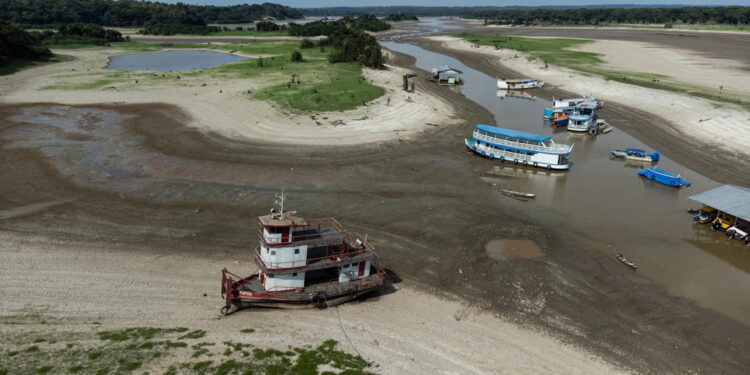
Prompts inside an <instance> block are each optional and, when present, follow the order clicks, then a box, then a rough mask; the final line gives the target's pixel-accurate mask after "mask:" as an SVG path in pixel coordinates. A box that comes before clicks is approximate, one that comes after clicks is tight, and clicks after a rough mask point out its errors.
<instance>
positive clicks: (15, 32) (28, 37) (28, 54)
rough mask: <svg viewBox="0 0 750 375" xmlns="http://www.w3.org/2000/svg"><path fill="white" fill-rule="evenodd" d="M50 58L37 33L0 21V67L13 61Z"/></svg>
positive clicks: (48, 51) (50, 54) (47, 49)
mask: <svg viewBox="0 0 750 375" xmlns="http://www.w3.org/2000/svg"><path fill="white" fill-rule="evenodd" d="M50 56H52V53H51V52H50V50H49V48H47V46H46V45H45V44H44V42H43V41H42V37H41V35H39V34H38V33H30V32H28V31H26V30H24V29H22V28H20V27H19V26H18V25H14V24H12V23H10V22H7V21H4V20H0V66H2V65H5V64H9V63H11V62H13V61H15V60H36V59H42V58H47V57H50Z"/></svg>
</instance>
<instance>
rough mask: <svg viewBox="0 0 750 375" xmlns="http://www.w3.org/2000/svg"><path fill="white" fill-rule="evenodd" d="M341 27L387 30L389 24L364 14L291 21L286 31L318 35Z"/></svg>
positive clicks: (335, 30) (294, 34)
mask: <svg viewBox="0 0 750 375" xmlns="http://www.w3.org/2000/svg"><path fill="white" fill-rule="evenodd" d="M341 28H344V29H346V28H352V29H359V30H365V31H385V30H389V29H390V28H391V25H390V24H389V23H387V22H385V21H382V20H380V19H378V18H377V17H375V16H372V15H367V14H365V15H362V16H359V17H343V18H341V19H339V20H337V21H315V22H309V23H305V24H296V23H291V24H289V26H288V27H287V32H288V33H289V35H291V36H318V35H330V34H332V33H334V32H337V31H339V30H340V29H341Z"/></svg>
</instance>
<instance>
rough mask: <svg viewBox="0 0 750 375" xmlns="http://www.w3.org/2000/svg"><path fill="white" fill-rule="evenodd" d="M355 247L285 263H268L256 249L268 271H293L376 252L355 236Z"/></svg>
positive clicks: (259, 259)
mask: <svg viewBox="0 0 750 375" xmlns="http://www.w3.org/2000/svg"><path fill="white" fill-rule="evenodd" d="M354 238H355V246H353V247H352V246H348V245H345V250H341V251H335V252H331V253H329V254H326V255H324V256H322V257H316V258H306V259H294V260H284V261H273V262H270V261H267V260H266V259H263V257H262V256H261V252H260V248H259V247H256V248H255V259H257V260H258V261H259V262H261V263H262V265H263V266H265V267H266V268H268V269H273V270H276V271H283V270H291V269H295V268H303V267H307V266H309V265H312V264H315V263H321V262H325V263H339V262H343V261H345V260H347V259H350V258H353V257H355V256H357V255H362V254H365V253H368V252H374V251H375V247H373V246H372V245H371V244H369V243H367V242H365V241H364V239H363V238H362V236H360V235H359V234H355V236H354Z"/></svg>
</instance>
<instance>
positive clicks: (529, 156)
mask: <svg viewBox="0 0 750 375" xmlns="http://www.w3.org/2000/svg"><path fill="white" fill-rule="evenodd" d="M465 143H466V147H468V148H469V150H472V151H474V152H475V153H477V154H479V155H482V156H486V157H488V158H490V159H497V160H500V161H507V162H512V163H516V164H523V165H528V166H533V167H539V168H547V169H569V168H570V162H569V161H568V156H569V155H570V152H571V151H572V150H573V146H572V145H565V144H557V143H555V141H553V140H552V137H548V136H544V135H537V134H531V133H524V132H521V131H518V130H512V129H504V128H498V127H496V126H490V125H484V124H479V125H477V126H476V127H475V128H474V133H473V134H472V137H471V139H466V140H465Z"/></svg>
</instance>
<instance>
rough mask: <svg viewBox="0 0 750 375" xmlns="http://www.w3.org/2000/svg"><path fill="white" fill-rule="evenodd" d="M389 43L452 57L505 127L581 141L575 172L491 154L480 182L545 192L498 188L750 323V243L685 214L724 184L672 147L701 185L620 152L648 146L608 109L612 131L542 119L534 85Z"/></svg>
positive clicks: (426, 65)
mask: <svg viewBox="0 0 750 375" xmlns="http://www.w3.org/2000/svg"><path fill="white" fill-rule="evenodd" d="M382 44H383V46H385V47H387V48H389V49H391V50H394V51H398V52H401V53H405V54H408V55H411V56H414V57H415V58H416V65H417V67H419V68H421V69H423V70H427V71H429V70H430V69H431V68H432V67H436V66H441V65H449V66H451V67H453V68H457V69H459V70H461V71H463V72H464V74H463V78H464V80H465V81H466V84H465V85H463V86H461V87H454V88H448V87H446V90H451V89H452V90H458V91H460V93H461V94H463V95H464V96H466V97H467V98H468V99H470V100H472V101H474V102H475V103H477V104H479V105H481V106H482V107H484V108H486V109H487V110H489V111H491V112H492V114H493V115H494V117H495V121H496V123H497V124H498V125H499V126H502V127H506V128H511V129H517V130H522V131H527V132H532V133H537V134H544V135H549V136H552V137H553V139H554V140H555V142H557V143H566V144H574V145H575V146H574V149H573V153H572V155H571V158H570V159H571V161H572V162H573V167H572V168H571V170H570V171H568V172H555V173H548V172H546V171H541V170H530V169H523V168H514V167H512V166H511V165H509V164H503V163H500V162H496V161H490V160H486V161H485V163H484V164H485V165H486V169H487V170H486V172H484V173H480V174H477V175H476V176H475V178H476V180H475V183H477V184H486V185H488V186H490V188H492V189H501V188H505V189H511V190H517V191H524V192H532V193H535V194H536V196H537V197H536V199H534V200H530V201H527V202H521V201H518V200H514V199H511V198H508V197H505V196H502V195H500V194H498V195H497V200H498V204H500V205H501V206H502V207H503V208H505V209H508V210H512V211H514V212H516V213H517V214H519V215H521V216H523V217H525V218H527V219H529V220H532V221H535V222H538V223H540V224H541V225H543V226H545V227H555V228H558V229H561V230H563V231H565V232H568V233H571V234H575V235H577V236H580V237H583V238H587V239H588V240H590V241H591V242H592V243H594V244H596V245H597V247H598V248H599V249H600V250H601V251H605V252H608V253H611V254H615V253H618V252H621V253H624V254H626V255H627V256H628V257H629V258H630V259H631V260H633V261H634V262H636V263H637V264H638V265H639V266H640V269H639V270H638V273H639V274H641V275H643V276H645V277H647V278H649V279H651V280H653V281H655V282H657V283H658V284H660V285H663V286H665V287H666V288H667V289H668V290H669V291H670V292H672V293H674V294H676V295H681V296H686V297H688V298H691V299H693V300H695V301H697V302H698V303H699V304H701V305H703V306H706V307H709V308H712V309H715V310H718V311H721V312H722V313H725V314H727V315H729V316H731V317H733V318H735V319H738V320H740V321H743V322H745V323H750V317H748V316H747V311H750V273H749V272H750V248H748V247H745V246H744V244H742V243H740V242H739V241H730V240H727V239H726V238H725V237H724V236H722V235H720V234H717V233H713V232H711V231H710V230H708V228H706V227H702V226H697V225H694V224H692V222H691V220H690V219H691V218H690V216H689V215H688V214H687V213H686V210H687V209H688V208H689V207H696V206H698V204H697V203H695V202H693V201H691V200H689V199H688V196H690V195H692V194H696V193H699V192H702V191H705V190H708V189H711V188H714V187H716V186H719V185H720V183H718V182H716V181H712V180H710V179H708V178H706V177H704V176H702V175H700V174H699V173H697V172H695V171H692V170H689V169H687V168H686V167H684V166H682V165H680V164H678V163H676V162H674V161H673V160H671V159H670V158H669V155H662V158H661V160H660V161H659V163H658V165H659V167H660V168H662V169H666V170H669V171H673V172H677V173H680V174H682V176H683V177H686V179H687V180H689V181H691V182H693V186H692V187H691V188H689V189H683V190H678V189H675V188H671V187H667V186H664V185H660V184H657V183H654V182H652V181H648V180H644V179H642V178H641V177H639V176H637V171H638V170H639V169H640V168H643V167H647V166H649V164H646V163H635V162H623V161H621V160H615V159H613V158H611V157H610V151H611V150H614V149H621V148H625V147H635V148H643V149H649V148H648V147H647V146H645V145H644V144H643V143H642V142H640V141H638V140H637V139H635V138H633V137H631V136H629V135H628V134H625V133H624V132H622V131H619V130H618V129H617V118H607V117H606V109H605V110H604V111H603V112H602V113H603V114H602V117H603V118H606V119H607V120H608V121H609V122H610V123H612V124H613V125H614V126H615V130H614V131H613V132H611V133H609V134H604V135H600V136H591V135H588V134H576V133H571V132H568V131H566V130H565V129H564V128H559V129H555V128H552V127H550V126H549V124H548V123H545V121H544V120H543V118H542V111H543V109H544V108H546V107H549V106H550V105H551V102H550V101H549V100H547V99H544V98H539V97H535V96H534V95H533V94H534V92H533V91H528V92H524V93H519V95H521V97H511V96H508V95H507V94H505V93H504V92H502V91H501V92H498V90H496V86H495V77H490V76H488V75H486V74H484V73H482V72H479V71H477V70H474V69H472V68H470V67H468V66H466V65H464V64H462V63H461V62H460V61H458V60H456V59H454V58H452V57H449V56H445V55H441V54H437V53H434V52H431V51H427V50H425V49H422V48H420V47H417V46H415V45H411V44H407V43H399V42H398V41H384V42H382ZM514 94H515V93H514ZM469 136H470V131H469V130H467V131H466V137H469ZM457 144H460V143H459V142H458V140H457ZM457 147H458V146H457ZM656 151H658V150H656Z"/></svg>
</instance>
